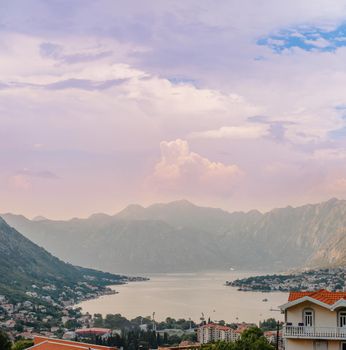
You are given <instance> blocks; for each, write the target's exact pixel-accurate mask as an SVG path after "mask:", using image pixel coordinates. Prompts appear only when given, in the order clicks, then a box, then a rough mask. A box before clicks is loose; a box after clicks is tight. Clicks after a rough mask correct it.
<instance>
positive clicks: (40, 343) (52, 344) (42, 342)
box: [27, 336, 118, 350]
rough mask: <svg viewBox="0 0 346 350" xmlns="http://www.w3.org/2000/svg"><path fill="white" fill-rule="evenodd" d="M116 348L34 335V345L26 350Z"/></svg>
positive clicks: (99, 349)
mask: <svg viewBox="0 0 346 350" xmlns="http://www.w3.org/2000/svg"><path fill="white" fill-rule="evenodd" d="M29 349H30V350H118V349H117V348H116V347H109V346H101V345H95V344H87V343H79V342H76V341H70V340H63V339H54V338H47V337H41V336H35V337H34V345H33V346H31V347H30V348H28V349H27V350H29Z"/></svg>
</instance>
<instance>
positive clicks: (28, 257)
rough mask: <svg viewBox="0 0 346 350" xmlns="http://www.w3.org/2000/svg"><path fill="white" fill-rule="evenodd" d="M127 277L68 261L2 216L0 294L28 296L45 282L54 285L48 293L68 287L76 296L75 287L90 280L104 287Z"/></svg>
mask: <svg viewBox="0 0 346 350" xmlns="http://www.w3.org/2000/svg"><path fill="white" fill-rule="evenodd" d="M66 244H68V243H67V242H66ZM76 249H77V247H76ZM126 280H127V278H126V277H125V276H121V275H114V274H109V273H104V272H100V271H96V270H92V269H85V268H81V267H76V266H73V265H71V264H67V263H64V262H63V261H61V260H59V259H58V258H56V257H54V256H53V255H51V254H50V253H48V252H47V251H46V250H45V249H43V248H41V247H39V246H37V245H36V244H34V243H32V242H31V241H30V240H29V239H27V238H25V237H24V236H23V235H21V234H20V233H19V232H18V231H16V230H15V229H14V228H12V227H10V226H9V225H8V224H7V223H6V222H5V221H4V220H3V219H2V218H0V294H1V295H5V296H7V297H8V298H9V299H10V300H21V299H23V298H24V297H25V298H26V299H27V295H25V292H27V291H32V290H41V289H42V287H45V286H54V287H53V288H51V289H52V290H48V291H45V293H44V294H45V295H52V296H57V295H59V294H60V293H62V291H63V290H67V291H70V294H71V297H73V292H71V291H73V289H74V288H77V287H78V288H79V290H81V291H83V288H84V284H86V283H87V284H88V285H94V286H98V287H101V288H102V286H106V285H108V284H117V283H123V282H125V281H126ZM83 283H84V284H83ZM33 286H34V287H33ZM54 288H55V289H54Z"/></svg>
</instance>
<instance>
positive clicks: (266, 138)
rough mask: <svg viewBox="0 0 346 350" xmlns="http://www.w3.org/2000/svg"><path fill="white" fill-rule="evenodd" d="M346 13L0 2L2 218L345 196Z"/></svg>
mask: <svg viewBox="0 0 346 350" xmlns="http://www.w3.org/2000/svg"><path fill="white" fill-rule="evenodd" d="M345 62H346V2H345V1H342V0H290V1H287V0H286V1H282V0H265V1H264V0H242V1H238V0H219V1H217V2H215V1H212V0H184V1H178V0H175V1H173V0H160V1H157V0H145V1H141V0H136V1H134V0H126V1H121V0H97V1H96V0H25V1H23V0H3V1H1V2H0V197H1V201H0V212H3V213H4V212H13V213H20V214H24V215H26V216H28V217H34V216H36V215H44V216H47V217H49V218H55V219H59V218H70V217H75V216H79V217H86V216H88V215H90V214H92V213H95V212H105V213H109V214H112V213H115V212H117V211H118V210H120V209H122V208H123V207H125V206H126V205H128V204H130V203H139V204H142V205H149V204H151V203H155V202H168V201H172V200H177V199H182V198H185V199H188V200H190V201H192V202H194V203H196V204H200V205H206V206H213V207H221V208H224V209H226V210H230V211H235V210H250V209H253V208H257V209H259V210H262V211H267V210H270V209H272V208H275V207H282V206H287V205H293V206H297V205H302V204H305V203H311V202H319V201H324V200H328V199H329V198H331V197H338V198H346V162H345V161H346V140H345V136H346V66H345Z"/></svg>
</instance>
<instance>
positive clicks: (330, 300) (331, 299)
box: [288, 289, 346, 305]
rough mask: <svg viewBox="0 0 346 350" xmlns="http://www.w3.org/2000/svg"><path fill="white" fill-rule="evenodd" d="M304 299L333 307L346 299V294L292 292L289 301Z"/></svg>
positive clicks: (326, 291)
mask: <svg viewBox="0 0 346 350" xmlns="http://www.w3.org/2000/svg"><path fill="white" fill-rule="evenodd" d="M304 297H310V298H313V299H316V300H318V301H321V302H322V303H325V304H328V305H333V304H335V303H336V302H337V301H338V300H340V299H346V292H330V291H328V290H325V289H320V290H318V291H314V292H291V293H290V295H289V297H288V301H289V302H290V301H294V300H297V299H300V298H304Z"/></svg>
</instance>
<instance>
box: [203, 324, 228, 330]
mask: <svg viewBox="0 0 346 350" xmlns="http://www.w3.org/2000/svg"><path fill="white" fill-rule="evenodd" d="M204 327H206V328H216V329H219V330H221V331H229V330H231V328H230V327H227V326H221V325H219V324H215V323H207V324H205V325H203V326H202V328H204Z"/></svg>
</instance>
